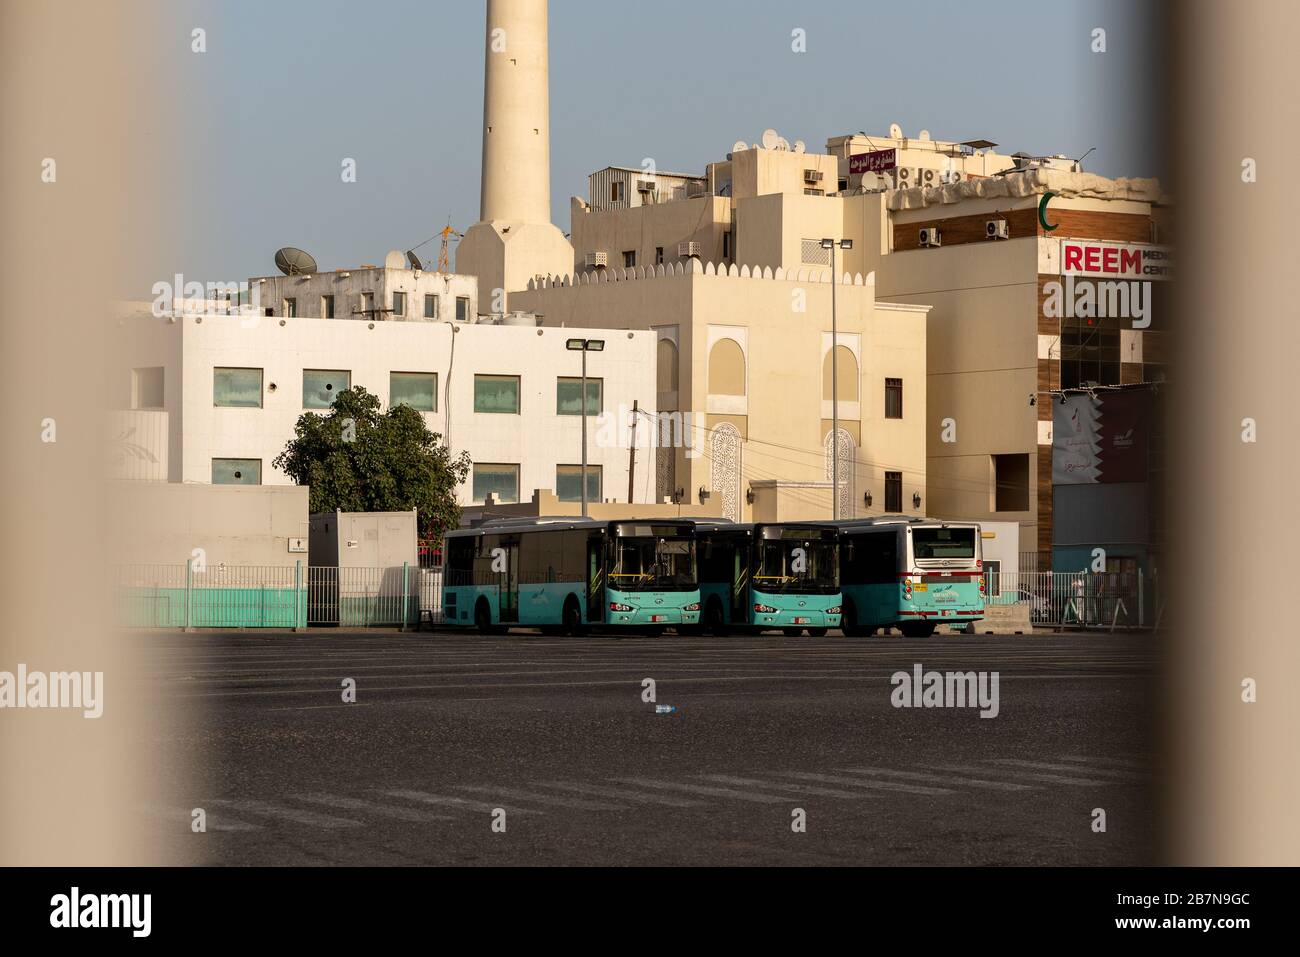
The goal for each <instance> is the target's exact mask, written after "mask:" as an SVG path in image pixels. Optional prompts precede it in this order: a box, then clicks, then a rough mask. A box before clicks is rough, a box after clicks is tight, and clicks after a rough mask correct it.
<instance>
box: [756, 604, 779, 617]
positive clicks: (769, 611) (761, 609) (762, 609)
mask: <svg viewBox="0 0 1300 957" xmlns="http://www.w3.org/2000/svg"><path fill="white" fill-rule="evenodd" d="M754 611H756V612H758V613H759V614H760V615H775V614H776V609H775V608H773V607H772V606H771V605H755V606H754Z"/></svg>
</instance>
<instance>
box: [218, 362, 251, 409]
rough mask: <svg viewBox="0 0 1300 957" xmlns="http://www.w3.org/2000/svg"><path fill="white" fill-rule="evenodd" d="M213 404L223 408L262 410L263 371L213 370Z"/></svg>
mask: <svg viewBox="0 0 1300 957" xmlns="http://www.w3.org/2000/svg"><path fill="white" fill-rule="evenodd" d="M212 404H213V405H214V406H220V407H222V408H235V409H260V408H261V407H262V370H261V369H222V368H217V369H213V370H212Z"/></svg>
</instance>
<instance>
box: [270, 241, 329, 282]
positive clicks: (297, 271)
mask: <svg viewBox="0 0 1300 957" xmlns="http://www.w3.org/2000/svg"><path fill="white" fill-rule="evenodd" d="M275 268H276V269H278V270H280V272H282V273H284V274H285V275H286V276H310V275H313V274H314V273H317V272H319V271H320V270H319V269H317V268H316V260H314V259H312V258H311V254H310V253H306V252H303V251H302V250H301V249H296V248H294V247H293V246H285V247H283V248H281V249H277V250H276V251H275Z"/></svg>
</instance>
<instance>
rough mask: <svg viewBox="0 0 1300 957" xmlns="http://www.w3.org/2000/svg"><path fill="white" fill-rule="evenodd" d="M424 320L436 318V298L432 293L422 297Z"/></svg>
mask: <svg viewBox="0 0 1300 957" xmlns="http://www.w3.org/2000/svg"><path fill="white" fill-rule="evenodd" d="M424 318H426V319H437V318H438V297H437V296H435V295H433V294H432V293H428V294H426V295H425V297H424Z"/></svg>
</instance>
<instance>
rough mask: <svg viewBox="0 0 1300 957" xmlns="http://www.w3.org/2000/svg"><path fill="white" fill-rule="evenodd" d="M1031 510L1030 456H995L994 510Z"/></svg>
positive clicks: (1024, 454)
mask: <svg viewBox="0 0 1300 957" xmlns="http://www.w3.org/2000/svg"><path fill="white" fill-rule="evenodd" d="M1028 509H1029V454H1028V453H1023V454H1012V455H995V456H993V510H994V511H995V512H1024V511H1028Z"/></svg>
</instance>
